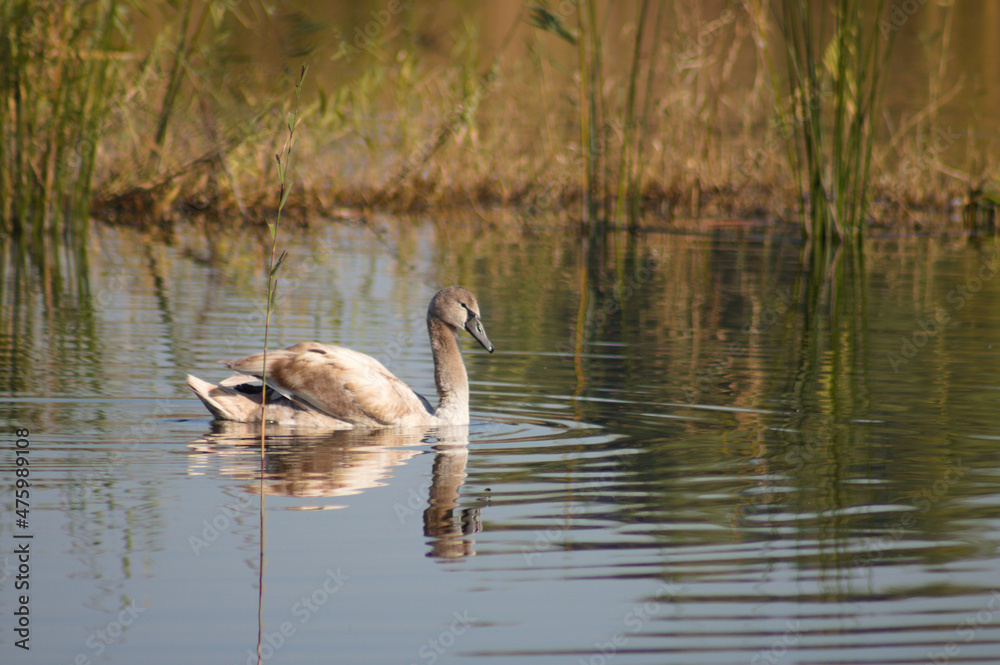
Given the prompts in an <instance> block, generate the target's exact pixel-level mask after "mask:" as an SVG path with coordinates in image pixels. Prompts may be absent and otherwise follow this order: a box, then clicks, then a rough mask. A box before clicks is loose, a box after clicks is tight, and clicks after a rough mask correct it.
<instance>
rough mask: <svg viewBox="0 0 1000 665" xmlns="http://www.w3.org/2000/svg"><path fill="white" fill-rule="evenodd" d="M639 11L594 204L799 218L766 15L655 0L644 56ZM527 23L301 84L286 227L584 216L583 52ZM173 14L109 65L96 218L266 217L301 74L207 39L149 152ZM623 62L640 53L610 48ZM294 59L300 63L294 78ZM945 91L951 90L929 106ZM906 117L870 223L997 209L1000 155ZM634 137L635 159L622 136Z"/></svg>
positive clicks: (610, 114) (609, 75)
mask: <svg viewBox="0 0 1000 665" xmlns="http://www.w3.org/2000/svg"><path fill="white" fill-rule="evenodd" d="M559 6H562V5H556V4H555V3H552V7H553V11H555V8H556V7H559ZM574 6H575V5H574ZM613 6H617V5H613ZM724 6H725V7H729V5H724ZM638 7H639V4H638V3H636V7H635V8H633V9H631V10H629V11H632V12H633V13H632V14H628V13H627V12H626V13H625V14H621V13H620V12H619V13H618V14H616V15H615V16H612V17H611V18H610V19H609V18H608V17H603V18H604V20H601V17H598V23H599V24H600V25H602V26H605V27H604V28H603V32H601V33H600V36H601V37H602V38H603V40H604V41H603V44H602V45H601V46H600V48H602V49H604V52H605V56H606V57H605V60H604V62H603V68H602V69H601V72H602V78H601V81H599V82H598V84H597V85H596V86H595V89H594V91H593V94H594V95H595V96H596V97H597V98H599V103H600V108H601V115H600V117H601V120H602V122H601V125H600V127H601V132H600V137H599V139H600V140H598V141H596V142H595V143H594V144H593V145H594V146H595V148H594V149H595V150H597V151H599V152H600V155H599V156H600V157H601V158H602V160H603V161H602V164H603V165H602V166H601V168H602V169H603V171H602V173H600V174H599V177H600V178H602V179H603V180H604V181H605V182H607V183H610V184H611V186H609V187H607V188H604V189H602V190H600V192H599V194H600V196H602V197H605V200H602V201H599V202H598V203H599V208H600V209H603V210H607V211H614V210H615V209H616V207H617V204H618V203H619V202H618V201H617V200H616V198H615V197H616V196H617V192H620V191H629V192H632V193H633V194H634V197H635V199H636V201H638V203H639V204H640V207H641V210H642V213H643V215H644V218H645V219H646V220H649V219H650V216H661V217H664V218H668V219H675V218H678V217H689V216H697V217H700V216H705V217H712V216H714V217H719V216H724V217H754V218H760V217H763V218H768V219H790V218H793V217H794V215H795V214H796V210H797V202H798V191H796V187H795V181H794V179H793V177H792V175H791V165H790V164H789V153H788V150H787V148H786V145H787V144H786V139H787V138H788V135H789V132H791V131H794V129H795V128H794V127H789V126H788V123H787V122H786V123H784V124H783V123H782V121H781V119H780V116H779V114H777V113H776V112H775V111H774V109H776V108H778V106H779V104H778V103H779V102H784V101H785V100H778V99H776V98H775V95H776V94H777V93H775V89H776V88H780V86H773V85H771V83H770V79H769V77H770V76H771V71H772V69H773V68H772V67H770V66H769V63H768V62H767V58H768V56H767V54H766V53H765V51H764V50H763V48H762V47H761V44H762V43H764V41H766V40H774V39H780V35H777V34H775V32H776V31H775V30H774V27H773V25H772V24H771V18H770V17H771V16H772V14H771V13H770V10H768V9H767V8H766V7H761V6H759V3H753V2H750V3H745V4H744V5H734V6H732V8H728V9H724V10H723V11H722V12H721V13H717V14H712V15H706V14H705V13H704V10H701V9H699V7H700V5H696V4H692V5H688V4H686V3H677V8H676V9H673V10H669V11H664V12H663V16H662V17H661V16H660V15H659V13H658V12H654V11H652V10H651V11H650V16H654V15H655V17H656V19H657V20H658V21H659V22H660V23H659V28H658V31H657V30H654V29H653V27H646V28H645V30H644V31H643V32H642V34H643V39H642V42H641V43H640V44H639V48H638V49H634V48H632V47H634V46H635V35H636V34H637V32H636V30H635V27H634V22H635V14H636V13H637V12H638ZM747 8H749V10H748V9H747ZM598 11H601V12H603V11H608V10H607V8H606V7H605V6H603V5H598ZM195 18H197V15H196V16H195ZM524 18H525V16H524V15H523V14H522V15H521V16H520V17H519V18H518V21H517V22H518V24H519V26H520V27H518V29H517V39H515V40H513V41H511V42H509V43H510V44H511V46H510V47H509V48H508V46H506V45H504V46H503V48H501V49H500V50H499V53H496V54H493V53H490V54H484V53H482V52H481V46H480V44H481V40H480V39H479V36H478V35H477V34H476V29H475V28H474V27H472V25H471V24H466V25H465V26H464V27H463V28H461V30H459V32H458V33H457V34H458V36H455V37H454V38H453V40H452V42H451V47H450V52H449V53H447V54H446V55H445V57H441V58H437V59H432V58H429V57H425V56H423V55H421V52H420V50H419V48H417V47H416V46H414V45H413V43H412V41H407V39H406V37H407V35H406V34H405V30H400V31H396V32H393V33H392V34H387V36H386V37H385V39H384V40H383V41H382V42H380V43H378V44H373V45H372V47H371V48H370V49H369V50H370V51H372V52H373V54H364V57H358V58H357V59H355V60H353V62H351V63H349V64H350V70H351V71H352V72H355V73H354V75H353V77H352V78H350V79H349V80H344V81H342V82H340V83H337V84H334V83H330V82H328V81H327V80H324V79H323V78H322V77H320V78H318V79H317V83H316V85H317V86H318V87H319V88H321V89H320V90H310V91H308V92H307V93H305V94H304V96H303V111H302V113H301V114H300V124H299V126H298V128H297V130H296V132H297V144H296V151H297V152H296V160H297V164H298V167H297V171H296V180H295V183H294V191H293V193H292V196H291V197H290V198H289V199H288V204H287V207H286V210H285V214H286V215H287V216H288V217H289V221H292V222H295V221H296V220H299V221H303V222H305V221H308V220H315V219H317V218H322V217H324V216H336V215H338V214H342V213H344V212H345V211H346V212H349V213H350V214H358V213H360V214H366V213H367V212H368V211H371V210H383V211H419V210H430V209H440V208H442V207H447V208H457V209H471V210H473V211H479V212H483V211H485V210H487V209H490V208H496V207H503V208H505V209H507V210H510V211H512V212H513V213H514V214H513V215H508V216H506V218H513V219H517V220H518V221H519V223H520V224H521V225H522V226H525V227H531V226H533V225H539V224H546V223H549V220H551V219H556V220H566V219H571V220H579V219H581V218H582V217H583V215H582V213H581V201H582V200H583V197H584V196H585V194H586V192H587V189H586V185H587V183H586V175H585V174H586V172H587V168H586V165H587V164H588V162H589V161H590V160H592V159H593V158H594V156H595V155H593V154H589V155H588V154H587V152H586V151H584V150H582V149H581V142H580V123H581V117H583V116H582V115H581V109H580V104H581V95H580V80H579V74H578V67H577V61H576V57H575V53H574V54H572V55H569V57H568V53H567V48H570V47H568V46H567V45H566V44H564V43H561V42H560V40H559V38H558V37H556V36H555V35H553V34H551V33H548V32H545V31H542V30H538V29H534V28H532V27H531V26H529V25H528V24H527V22H526V21H525V20H524ZM563 18H564V19H565V23H566V24H567V25H569V26H572V25H574V24H575V17H573V16H566V17H563ZM171 20H172V21H173V23H171V22H170V21H168V28H167V29H164V31H163V34H165V35H167V36H166V37H163V38H162V40H161V41H158V42H156V43H154V44H153V45H152V47H151V50H150V51H148V52H144V53H143V54H141V55H142V57H136V58H134V59H133V60H129V61H125V62H123V63H122V64H121V66H119V67H118V68H117V70H116V71H117V72H120V74H119V76H120V80H119V81H118V82H117V85H115V86H114V89H115V93H114V95H115V97H114V99H113V100H112V102H111V103H110V108H111V112H110V113H109V114H107V115H106V117H105V118H104V121H103V123H102V124H101V126H100V127H98V130H97V133H98V134H99V136H100V139H101V140H100V142H99V144H98V150H97V152H96V156H95V166H94V175H93V178H94V180H93V183H92V192H93V196H92V202H93V214H94V215H95V216H96V217H99V218H101V219H104V220H108V221H112V222H119V223H128V224H135V223H140V224H167V225H169V224H171V223H173V222H175V221H177V220H180V219H193V220H202V221H205V222H210V221H216V222H219V223H224V224H232V223H234V222H240V221H246V222H250V223H259V222H260V221H262V220H263V219H264V218H265V216H266V215H267V214H269V213H271V212H273V211H272V210H271V208H273V206H274V202H275V200H276V196H275V194H276V192H275V191H274V184H273V183H275V182H276V181H277V179H276V177H275V174H274V172H273V169H274V168H275V166H274V153H275V151H276V146H279V145H280V143H281V139H280V137H281V135H282V131H283V130H284V129H285V127H284V124H283V118H284V117H285V111H286V109H285V105H286V104H287V102H286V101H285V100H288V99H289V98H290V93H291V90H292V89H293V87H294V82H293V81H291V80H290V79H291V77H292V76H294V74H288V76H287V77H286V78H285V79H284V80H282V79H281V78H280V77H277V76H275V75H274V74H273V73H267V72H265V73H263V74H261V73H259V72H254V71H252V68H250V67H241V66H239V65H233V64H231V63H228V64H226V63H221V62H220V61H219V59H218V58H217V57H215V56H213V51H212V49H211V47H210V45H209V44H208V43H204V44H201V43H196V44H193V45H190V47H189V50H190V53H189V54H188V61H187V67H186V70H185V71H186V72H187V74H186V76H185V77H184V79H183V80H182V82H181V83H180V88H179V93H178V94H177V95H176V97H174V98H173V104H174V105H175V108H173V109H172V113H171V114H170V115H169V123H168V125H167V128H166V130H165V132H164V134H163V141H162V146H160V145H157V144H156V142H155V141H153V140H151V137H153V136H155V135H156V134H157V129H158V127H159V126H160V124H161V123H162V122H163V117H164V110H163V109H162V108H161V107H162V102H163V100H164V99H169V98H170V95H169V94H168V91H169V89H170V87H171V81H172V80H174V79H173V78H172V76H171V73H172V71H173V68H172V64H173V56H172V54H173V53H174V52H175V49H173V46H170V48H168V45H173V44H176V42H177V34H178V33H177V31H176V30H177V26H176V24H177V22H178V21H180V15H178V16H177V17H174V18H173V19H171ZM191 20H192V21H194V20H195V19H191ZM647 20H648V19H647ZM169 26H174V31H173V32H171V31H170V27H169ZM208 32H209V31H207V30H206V33H208ZM654 35H656V38H655V40H654ZM211 38H212V39H214V40H216V41H218V40H219V35H218V34H217V33H212V34H211ZM630 40H631V41H630ZM616 53H626V54H628V57H619V58H617V59H616V58H612V57H610V55H613V54H616ZM633 53H635V54H637V57H636V59H633V58H632V56H633ZM314 56H315V54H314ZM314 56H313V57H314ZM300 61H301V59H295V60H293V61H291V62H293V63H295V64H292V65H290V67H289V69H290V70H292V71H294V72H297V71H298V64H297V63H298V62H300ZM223 65H224V66H223ZM344 65H345V67H347V65H348V63H346V62H345V63H344ZM650 68H652V71H653V75H652V76H650V75H648V74H649V72H650ZM630 78H631V80H632V82H633V85H632V86H630V85H629V83H630ZM636 80H637V81H638V85H635V84H634V82H635V81H636ZM647 81H648V84H647ZM175 85H176V84H175ZM946 96H947V90H944V91H941V90H939V98H938V100H937V101H936V102H935V103H940V104H946V103H947V99H944V98H945V97H946ZM630 98H631V99H630ZM942 99H944V101H941V100H942ZM921 113H922V111H921V110H919V109H918V110H916V111H914V112H913V116H916V115H919V114H921ZM924 115H928V116H929V114H926V113H925V114H924ZM913 116H910V117H908V118H903V119H900V120H899V121H898V122H897V123H895V126H894V127H892V128H891V129H887V128H886V127H882V128H881V129H880V130H879V132H878V138H877V140H876V145H875V151H874V162H873V178H872V181H873V190H872V199H871V200H872V207H871V209H870V211H869V222H873V223H884V224H894V223H902V224H908V225H909V224H923V223H924V222H923V220H926V219H927V218H928V217H930V216H933V215H934V214H937V215H938V216H939V217H940V216H941V215H940V213H947V212H949V211H952V210H953V208H954V206H955V202H956V201H959V202H964V204H965V205H967V206H968V209H969V211H970V212H972V211H979V212H980V213H983V212H985V213H986V214H987V215H989V214H991V211H992V210H993V209H994V208H993V206H995V205H996V204H997V200H998V199H1000V194H998V190H1000V187H998V183H1000V160H998V156H997V155H998V151H997V150H996V147H997V146H996V145H995V144H985V143H984V142H982V141H979V142H975V141H970V140H969V139H968V138H967V136H968V132H969V131H970V130H971V128H963V129H962V130H961V132H959V133H960V136H958V137H957V138H956V137H955V136H954V135H953V134H954V133H953V134H950V135H949V136H950V137H951V138H950V140H951V143H950V144H949V145H948V149H947V150H943V151H942V150H931V149H930V148H929V146H930V147H933V146H934V139H935V137H936V136H939V135H940V132H941V131H946V130H945V129H942V128H941V126H940V125H934V124H933V123H932V122H930V121H929V120H928V121H927V122H923V123H921V122H909V120H910V119H911V118H912V117H913ZM640 129H641V143H640V145H641V152H639V149H638V148H637V147H636V144H634V143H633V144H632V146H631V147H628V144H627V143H625V142H627V141H629V140H632V141H634V140H635V136H636V134H637V132H639V131H640ZM935 132H938V134H935ZM993 140H994V141H995V139H993ZM940 142H941V139H938V143H940ZM623 146H625V147H626V149H623ZM637 153H638V154H640V155H641V159H640V160H638V161H637V160H636V159H635V155H636V154H637ZM623 160H626V161H625V166H626V167H627V168H628V169H629V172H628V178H629V179H630V180H633V181H634V187H629V188H627V189H625V190H623V189H621V188H619V187H618V186H617V185H618V183H619V181H620V175H621V171H620V168H621V167H622V164H621V162H622V161H623ZM621 209H622V208H618V210H619V211H620V210H621ZM981 216H982V215H981ZM620 217H621V215H620V214H619V215H618V219H614V220H612V221H613V222H615V223H618V224H621V223H623V222H624V220H623V219H621V218H620ZM647 223H648V221H647Z"/></svg>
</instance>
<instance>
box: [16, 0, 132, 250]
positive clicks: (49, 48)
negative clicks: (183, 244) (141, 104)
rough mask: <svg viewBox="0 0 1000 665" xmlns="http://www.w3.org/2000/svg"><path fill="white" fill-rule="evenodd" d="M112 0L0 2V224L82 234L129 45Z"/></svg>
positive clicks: (23, 230)
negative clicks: (122, 46) (110, 106)
mask: <svg viewBox="0 0 1000 665" xmlns="http://www.w3.org/2000/svg"><path fill="white" fill-rule="evenodd" d="M121 11H122V8H121V7H120V5H119V3H118V2H117V0H95V1H94V2H89V3H75V2H66V3H55V2H52V3H45V2H43V3H38V2H30V1H28V0H0V24H2V27H0V225H2V227H0V228H2V230H3V231H4V232H6V233H15V234H18V235H29V236H31V237H33V238H35V239H36V240H40V239H41V236H42V234H43V233H44V232H45V231H47V230H50V229H59V230H63V231H67V232H75V233H76V234H77V235H79V234H81V233H83V232H84V231H85V230H86V227H87V218H88V212H89V202H90V194H91V181H92V177H93V174H94V164H95V157H96V153H97V145H98V142H99V140H100V134H101V125H102V123H103V122H104V118H105V114H106V111H107V109H108V103H109V100H111V99H113V98H114V96H115V95H116V93H117V91H118V90H119V88H120V85H121V80H122V77H121V76H119V71H120V66H121V63H122V61H123V59H125V58H126V57H127V56H126V55H125V54H123V53H122V52H120V51H119V50H117V48H116V45H120V44H122V43H127V42H128V41H129V39H130V37H131V35H130V31H129V28H128V27H127V25H126V23H125V22H123V21H121V20H120V19H121V17H120V12H121Z"/></svg>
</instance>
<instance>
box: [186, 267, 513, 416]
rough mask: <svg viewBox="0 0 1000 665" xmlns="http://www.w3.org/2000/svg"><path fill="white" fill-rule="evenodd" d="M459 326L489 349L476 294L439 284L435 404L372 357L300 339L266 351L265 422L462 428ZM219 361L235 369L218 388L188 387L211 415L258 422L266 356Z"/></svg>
mask: <svg viewBox="0 0 1000 665" xmlns="http://www.w3.org/2000/svg"><path fill="white" fill-rule="evenodd" d="M462 329H465V330H466V331H468V332H469V334H470V335H472V336H473V337H474V338H475V339H476V341H477V342H479V343H480V344H481V345H482V346H483V348H484V349H486V350H487V351H489V352H490V353H493V345H492V344H490V340H489V339H488V338H487V337H486V331H485V330H483V323H482V321H481V320H480V318H479V305H478V304H477V303H476V298H475V296H473V295H472V294H471V293H469V292H468V291H466V290H465V289H463V288H462V287H460V286H449V287H448V288H445V289H441V290H440V291H438V292H437V294H435V296H434V298H432V299H431V304H430V306H429V307H428V308H427V332H428V334H429V335H430V338H431V351H432V352H433V354H434V383H435V384H437V391H438V397H439V400H440V401H439V402H438V407H437V409H433V410H432V409H431V405H430V404H429V403H428V402H427V400H425V399H424V398H423V397H421V396H420V395H418V394H417V393H415V392H414V391H413V389H411V388H410V387H409V386H407V385H406V384H405V383H403V382H402V381H400V380H399V379H397V378H396V377H395V376H393V374H392V373H391V372H390V371H389V370H388V369H386V368H385V366H384V365H382V363H380V362H379V361H377V360H375V359H374V358H372V357H371V356H368V355H365V354H364V353H359V352H357V351H352V350H351V349H346V348H344V347H342V346H334V345H332V344H319V343H317V342H301V343H299V344H296V345H295V346H290V347H288V348H287V349H284V350H282V351H269V352H268V353H267V384H268V390H267V401H268V407H267V419H268V420H269V421H275V422H278V423H282V424H295V425H304V426H309V427H324V428H329V429H349V428H352V427H410V426H429V425H467V424H468V423H469V377H468V375H467V374H466V372H465V364H464V363H463V362H462V352H461V351H460V350H459V348H458V333H459V331H460V330H462ZM222 364H224V365H225V366H226V367H228V368H230V369H232V370H234V371H236V372H238V373H239V374H237V375H236V376H232V377H230V378H228V379H226V380H225V381H223V382H222V383H221V384H219V385H218V386H213V385H212V384H210V383H208V382H206V381H202V380H201V379H199V378H197V377H195V376H191V375H188V377H187V384H188V386H190V388H191V390H193V391H194V392H195V394H196V395H197V396H198V397H199V399H201V401H202V402H203V403H204V404H205V406H206V407H208V410H209V411H211V412H212V414H213V415H215V417H216V418H218V419H220V420H234V421H237V422H245V423H258V422H260V420H261V415H262V411H263V408H262V407H261V392H262V390H261V386H260V379H261V377H262V376H263V374H264V354H261V353H256V354H253V355H249V356H246V357H245V358H240V359H239V360H233V361H230V362H223V363H222ZM253 382H256V383H255V384H254V383H253Z"/></svg>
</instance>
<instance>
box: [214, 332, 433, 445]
mask: <svg viewBox="0 0 1000 665" xmlns="http://www.w3.org/2000/svg"><path fill="white" fill-rule="evenodd" d="M225 364H226V366H227V367H229V368H230V369H232V370H234V371H236V372H241V373H243V374H250V375H252V376H255V377H257V378H260V377H262V376H263V375H264V354H261V353H257V354H253V355H249V356H246V357H244V358H240V359H239V360H234V361H232V362H228V363H225ZM267 382H268V384H273V385H274V387H275V388H277V389H278V390H279V391H281V392H283V393H285V394H287V395H289V396H290V397H291V398H292V399H293V400H301V401H304V402H306V403H308V404H309V405H311V406H312V407H313V408H315V409H318V410H320V411H323V412H324V413H326V414H327V415H330V416H332V417H334V418H338V419H341V420H344V421H347V422H349V423H351V424H353V425H356V426H361V427H365V426H369V427H373V426H388V425H410V424H413V425H418V424H429V421H430V418H431V414H430V413H429V410H428V408H427V406H426V404H427V402H426V400H423V398H421V397H420V396H419V395H417V394H416V393H415V392H414V391H413V390H412V389H411V388H410V387H409V386H407V385H406V384H405V383H403V382H402V381H400V380H399V379H398V378H396V377H395V376H394V375H393V374H392V372H390V371H389V370H388V369H386V367H385V366H384V365H383V364H382V363H380V362H379V361H377V360H375V359H374V358H372V357H371V356H369V355H365V354H364V353H359V352H358V351H354V350H352V349H347V348H344V347H342V346H335V345H332V344H319V343H316V342H302V343H300V344H296V345H294V346H290V347H288V348H287V349H284V350H281V351H269V352H268V353H267Z"/></svg>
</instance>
